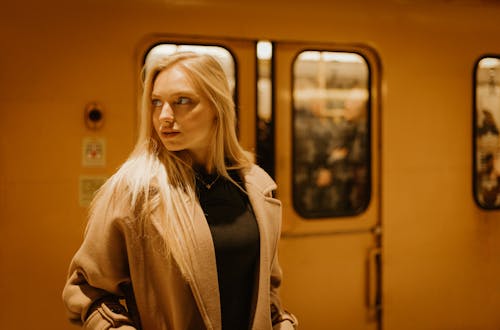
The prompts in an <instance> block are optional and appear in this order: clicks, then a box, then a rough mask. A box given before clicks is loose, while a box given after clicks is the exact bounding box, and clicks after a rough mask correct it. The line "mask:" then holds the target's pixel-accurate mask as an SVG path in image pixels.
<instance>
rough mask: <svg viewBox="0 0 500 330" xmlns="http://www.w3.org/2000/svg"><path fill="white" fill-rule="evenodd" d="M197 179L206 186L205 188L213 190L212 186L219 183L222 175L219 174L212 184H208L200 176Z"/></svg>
mask: <svg viewBox="0 0 500 330" xmlns="http://www.w3.org/2000/svg"><path fill="white" fill-rule="evenodd" d="M196 178H197V179H198V180H200V182H201V183H202V184H203V185H204V186H205V188H207V189H208V190H210V188H212V186H213V185H214V184H215V182H217V180H219V178H220V174H217V177H216V178H215V179H214V180H213V181H212V182H210V183H206V182H205V180H203V179H202V178H201V177H200V176H199V175H196Z"/></svg>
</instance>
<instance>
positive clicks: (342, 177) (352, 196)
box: [293, 51, 370, 218]
mask: <svg viewBox="0 0 500 330" xmlns="http://www.w3.org/2000/svg"><path fill="white" fill-rule="evenodd" d="M368 101H369V69H368V65H367V63H366V61H365V59H364V58H363V57H362V56H360V55H358V54H355V53H347V52H326V51H304V52H302V53H300V54H299V56H298V57H297V58H296V60H295V63H294V67H293V107H294V116H293V153H294V155H293V201H294V207H295V209H296V211H297V212H298V213H299V214H300V215H301V216H303V217H304V218H322V217H337V216H349V215H355V214H359V213H361V212H362V211H363V210H365V209H366V207H367V206H368V202H369V198H370V139H369V137H370V120H369V119H370V118H369V102H368Z"/></svg>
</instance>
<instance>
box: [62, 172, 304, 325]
mask: <svg viewBox="0 0 500 330" xmlns="http://www.w3.org/2000/svg"><path fill="white" fill-rule="evenodd" d="M244 179H245V186H246V189H247V192H248V196H249V200H250V203H251V205H252V207H253V210H254V213H255V216H256V218H257V223H258V227H259V232H260V259H259V272H258V275H257V276H256V283H255V286H254V287H255V288H256V290H255V292H254V301H253V311H252V313H253V321H252V327H251V329H255V330H264V329H294V328H295V327H296V324H297V322H296V319H295V317H294V316H293V315H291V314H289V313H287V312H286V311H284V310H283V309H282V307H281V305H280V300H279V296H278V287H279V286H280V282H281V269H280V267H279V264H278V258H277V244H278V241H279V237H280V227H281V203H280V201H278V200H277V199H274V198H273V197H272V195H271V192H272V191H273V190H274V189H276V184H275V183H274V181H272V179H271V178H270V177H269V176H268V175H267V174H266V173H265V172H264V171H263V170H262V169H260V168H259V167H257V166H253V167H252V168H251V169H250V170H249V171H247V172H246V173H244ZM185 202H186V203H187V206H188V208H189V207H190V206H191V207H193V206H194V209H195V216H194V217H195V219H194V224H195V237H196V242H193V243H192V246H191V248H192V249H193V251H195V253H193V256H194V258H195V260H194V262H193V264H194V280H193V281H186V279H185V277H183V276H182V275H181V273H180V270H179V267H178V266H177V264H176V262H175V260H174V259H173V258H172V257H171V256H170V255H169V254H168V253H165V252H164V249H163V248H162V246H163V243H164V239H163V238H162V235H161V232H162V227H161V224H160V221H159V220H158V219H159V214H158V213H159V212H156V211H153V213H152V215H151V219H150V220H151V221H148V222H147V223H149V226H147V228H143V231H142V232H144V233H145V234H144V235H138V234H137V233H138V232H139V231H138V228H137V226H138V223H139V221H133V220H134V218H135V217H134V215H133V211H132V210H131V209H132V208H131V207H130V205H129V204H128V203H126V202H122V203H119V202H118V203H116V204H113V205H111V209H112V210H113V211H112V214H108V215H106V216H103V214H102V213H104V212H103V211H101V210H103V209H104V207H105V205H101V206H99V204H97V206H96V209H95V212H93V215H92V216H91V217H90V220H89V224H88V226H87V230H86V232H85V238H84V241H83V244H82V245H81V247H80V249H79V250H78V252H77V253H76V255H75V256H74V258H73V260H72V262H71V266H70V270H69V277H68V281H67V283H66V286H65V288H64V291H63V300H64V302H65V304H66V306H67V309H68V314H69V318H70V319H71V320H72V321H73V322H75V323H77V324H83V327H84V328H85V329H123V330H125V329H136V328H138V327H136V326H134V321H132V319H134V315H137V313H133V310H134V309H135V308H137V310H138V314H139V315H140V319H141V324H142V329H144V330H166V329H174V330H181V329H182V330H183V329H214V330H219V329H221V313H220V302H219V301H220V299H219V290H218V282H217V267H216V264H215V251H214V246H213V242H212V237H211V233H210V229H209V227H208V224H207V221H206V219H205V217H204V214H203V211H202V209H201V207H200V206H199V204H198V203H197V202H196V201H192V200H189V199H186V201H185ZM104 203H106V204H109V202H103V203H101V204H104ZM193 203H194V205H193ZM131 285H133V293H132V289H131ZM109 294H112V295H113V296H118V297H125V298H126V300H127V305H129V306H128V307H129V311H130V310H132V312H131V313H130V314H131V316H129V315H127V314H125V315H124V314H120V313H115V312H113V310H114V309H113V308H108V306H106V304H102V305H101V306H100V307H99V308H98V309H97V310H95V311H94V312H93V313H92V314H91V315H90V316H89V317H88V318H87V319H86V320H85V316H86V314H87V311H88V309H89V307H90V305H91V304H92V302H93V301H95V300H96V299H99V298H101V297H103V296H106V295H109ZM134 298H135V304H134V303H133V300H134ZM131 301H132V303H130V302H131ZM130 305H132V306H130ZM136 323H137V322H136ZM238 330H239V329H238Z"/></svg>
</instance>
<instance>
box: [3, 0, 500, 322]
mask: <svg viewBox="0 0 500 330" xmlns="http://www.w3.org/2000/svg"><path fill="white" fill-rule="evenodd" d="M113 2H115V3H113ZM214 2H216V3H218V5H217V6H216V7H208V6H207V7H203V5H202V7H200V8H198V7H196V6H195V5H192V4H193V3H194V2H192V4H191V5H186V6H184V7H183V6H181V5H179V6H171V7H168V8H167V7H162V6H161V2H160V1H153V0H151V1H149V3H150V4H149V5H143V6H141V5H139V3H140V1H127V2H124V1H123V2H121V1H112V0H109V1H107V3H105V4H101V3H102V2H100V1H73V2H63V1H54V0H52V1H47V2H44V3H43V4H38V2H36V1H31V0H30V1H27V2H23V3H22V4H19V5H18V4H7V5H6V6H5V7H4V5H2V7H4V8H2V11H1V12H0V47H1V50H0V68H1V71H0V111H1V117H0V118H1V119H0V132H1V135H0V272H1V273H0V296H1V297H2V300H1V302H0V324H1V327H2V328H5V329H50V330H54V329H67V328H69V327H70V326H69V325H68V323H67V321H66V319H65V317H64V309H63V306H62V303H61V299H60V294H61V290H62V287H63V284H64V281H65V276H66V270H67V267H68V264H69V261H70V259H71V257H72V255H73V253H74V252H75V250H76V249H77V247H78V246H79V244H80V242H81V238H82V234H83V228H84V226H85V214H86V210H85V208H82V207H80V206H79V204H78V179H79V176H80V175H109V174H111V173H112V172H113V171H114V169H115V168H116V167H117V166H118V165H119V164H120V163H121V162H122V161H123V160H124V159H125V157H126V156H127V154H128V152H129V151H130V149H131V147H132V145H133V142H134V136H133V133H134V131H135V115H134V109H135V104H136V89H137V85H138V83H137V79H138V67H137V64H136V63H137V61H138V58H139V54H140V52H141V51H143V50H144V47H145V44H144V40H145V39H147V38H150V36H151V35H153V34H167V33H171V34H193V35H204V34H207V35H212V36H229V37H238V36H242V37H249V38H255V39H259V38H269V39H280V40H294V39H296V40H305V41H307V40H309V39H311V38H314V39H315V41H323V42H328V41H333V42H356V43H364V44H367V45H369V46H372V47H373V48H374V49H375V51H377V52H378V54H379V56H380V58H381V60H382V68H383V77H382V79H383V88H384V90H383V94H382V111H381V112H382V130H381V133H382V136H381V139H382V149H381V152H382V164H381V168H382V170H381V176H382V179H381V181H382V205H381V208H382V222H383V231H384V238H383V245H384V246H383V248H384V250H383V251H384V252H383V253H384V264H383V266H384V271H383V275H384V277H383V284H384V287H383V289H384V308H385V311H384V329H391V330H399V329H415V330H417V329H478V328H480V329H496V328H498V327H499V326H500V316H498V313H497V312H496V311H498V309H499V307H500V296H499V292H500V282H499V281H498V280H497V279H498V278H500V265H499V262H498V260H500V215H499V213H498V212H493V213H491V212H490V213H485V212H481V211H479V210H478V209H477V208H476V206H475V205H474V204H473V201H472V195H471V194H472V193H471V191H472V187H471V178H470V173H471V167H472V164H471V159H470V155H471V135H472V131H471V111H472V108H471V107H472V105H471V102H472V100H471V97H472V96H471V95H472V94H471V87H472V82H471V75H472V64H473V62H474V61H475V59H477V57H478V56H479V55H480V54H483V53H486V52H488V53H491V52H496V53H497V54H500V42H499V41H500V40H499V39H498V36H499V35H500V26H499V25H498V24H497V18H498V17H500V15H499V14H500V9H499V8H498V7H496V8H486V9H481V8H476V7H473V6H470V7H467V6H465V7H464V8H462V9H460V10H448V9H447V8H446V7H445V6H444V5H443V6H441V5H438V6H437V8H436V9H435V11H434V14H433V16H432V17H430V18H429V17H426V16H424V15H423V14H421V13H422V12H421V11H420V9H421V8H420V7H417V6H411V5H408V6H407V7H405V8H404V10H409V11H408V12H406V11H403V12H398V13H394V12H392V11H390V10H388V9H390V8H392V7H395V6H396V5H391V6H386V7H385V8H377V7H371V8H366V7H365V6H362V5H359V3H361V2H362V1H354V2H350V4H348V5H347V4H346V5H338V6H336V5H333V6H329V5H327V4H326V3H322V2H321V1H318V3H319V5H318V7H317V8H319V9H318V12H315V11H314V10H315V8H314V6H309V5H310V2H307V4H304V3H301V4H300V3H294V2H290V3H289V2H285V1H277V2H276V4H274V5H271V6H273V7H272V8H270V9H266V10H264V11H263V12H261V11H260V10H259V9H258V8H257V7H256V8H254V7H252V5H249V4H250V3H252V1H249V2H248V3H249V4H247V5H245V4H243V5H241V6H237V5H236V2H232V1H223V0H219V1H214ZM70 3H73V4H74V3H76V4H74V5H72V6H71V7H70ZM265 3H266V2H265V1H257V4H258V5H261V6H262V5H263V4H265ZM392 3H393V4H397V3H401V4H403V3H408V2H403V1H400V2H398V1H394V2H392ZM444 3H446V2H444ZM284 8H286V9H284ZM279 12H282V14H283V15H278V13H279ZM228 13H230V14H231V16H230V17H228V18H226V17H225V16H224V15H225V14H228ZM257 17H258V18H259V20H258V21H259V22H260V24H259V23H257ZM207 18H213V20H210V21H209V22H204V21H203V20H206V19H207ZM481 31H486V32H484V33H485V34H483V32H481ZM90 101H99V102H101V103H102V104H103V105H104V108H105V116H106V123H105V125H104V127H103V129H102V130H101V131H99V132H97V133H93V132H90V131H88V130H87V129H86V128H85V126H84V124H83V119H82V116H83V109H84V107H85V105H86V104H87V103H88V102H90ZM86 136H99V137H104V138H106V139H107V151H108V154H107V158H108V161H107V165H106V166H105V167H104V168H94V169H92V168H85V167H83V166H82V165H81V143H82V139H83V138H84V137H86ZM332 280H333V281H334V280H335V279H334V278H333V279H332ZM321 307H328V306H320V307H319V308H321ZM331 324H335V322H334V320H332V323H331Z"/></svg>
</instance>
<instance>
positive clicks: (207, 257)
mask: <svg viewBox="0 0 500 330" xmlns="http://www.w3.org/2000/svg"><path fill="white" fill-rule="evenodd" d="M187 204H188V208H189V209H192V210H194V212H193V226H194V240H195V242H194V244H193V247H192V250H191V251H193V252H194V253H193V254H192V258H193V267H194V272H193V276H194V279H193V282H194V283H191V282H190V283H189V285H190V286H191V290H192V292H193V296H194V297H195V299H196V304H197V305H198V308H199V310H200V313H201V315H202V317H203V319H204V321H205V325H206V326H207V329H213V330H219V329H221V327H222V325H221V324H222V321H221V307H220V296H219V284H218V279H217V265H216V263H215V262H214V261H215V260H216V259H215V248H214V244H213V241H212V234H211V232H210V227H209V226H208V223H207V220H206V218H205V215H204V214H203V210H202V208H201V206H200V205H199V204H198V203H197V202H194V201H192V200H188V201H187Z"/></svg>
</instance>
